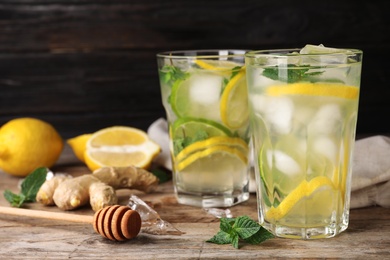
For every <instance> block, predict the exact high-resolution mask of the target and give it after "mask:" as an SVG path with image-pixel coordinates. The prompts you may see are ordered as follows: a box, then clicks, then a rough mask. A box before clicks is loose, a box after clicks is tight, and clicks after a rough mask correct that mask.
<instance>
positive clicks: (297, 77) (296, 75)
mask: <svg viewBox="0 0 390 260" xmlns="http://www.w3.org/2000/svg"><path fill="white" fill-rule="evenodd" d="M310 69H313V67H310V65H299V66H297V65H294V64H287V66H274V67H269V68H265V69H264V71H263V73H262V74H263V76H265V77H267V78H270V79H272V80H279V81H283V82H287V83H294V82H298V81H304V80H306V81H310V78H311V77H313V76H317V75H321V74H322V73H324V72H323V71H313V72H309V70H310Z"/></svg>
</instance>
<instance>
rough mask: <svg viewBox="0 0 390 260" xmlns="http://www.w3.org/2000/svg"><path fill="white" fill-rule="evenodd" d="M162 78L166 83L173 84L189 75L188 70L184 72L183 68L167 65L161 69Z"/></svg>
mask: <svg viewBox="0 0 390 260" xmlns="http://www.w3.org/2000/svg"><path fill="white" fill-rule="evenodd" d="M159 75H160V80H162V81H163V82H164V83H166V84H168V85H169V86H172V85H173V84H174V83H175V82H176V81H177V80H184V79H186V78H187V77H188V76H189V73H188V72H184V71H182V70H181V69H179V68H177V67H175V66H172V65H165V66H164V67H163V68H162V69H161V70H160V71H159Z"/></svg>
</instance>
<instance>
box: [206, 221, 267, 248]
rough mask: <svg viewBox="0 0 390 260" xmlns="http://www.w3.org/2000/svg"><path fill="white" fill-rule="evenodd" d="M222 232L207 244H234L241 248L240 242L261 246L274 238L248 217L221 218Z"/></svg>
mask: <svg viewBox="0 0 390 260" xmlns="http://www.w3.org/2000/svg"><path fill="white" fill-rule="evenodd" d="M219 226H220V231H218V233H217V234H216V235H215V236H213V237H212V238H210V239H209V240H207V241H206V242H209V243H215V244H220V245H223V244H232V246H233V247H234V248H237V249H238V248H239V244H240V242H242V243H249V244H260V243H262V242H264V241H266V240H267V239H270V238H273V237H274V236H273V235H272V234H271V233H270V232H269V231H268V230H266V229H265V228H263V227H262V226H261V225H260V224H259V223H257V222H256V221H254V220H252V219H251V218H249V217H248V216H240V217H237V218H221V220H220V225H219Z"/></svg>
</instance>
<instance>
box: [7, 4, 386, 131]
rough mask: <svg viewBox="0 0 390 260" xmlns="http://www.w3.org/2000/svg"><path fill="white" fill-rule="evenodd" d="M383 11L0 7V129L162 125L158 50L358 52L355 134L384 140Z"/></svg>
mask: <svg viewBox="0 0 390 260" xmlns="http://www.w3.org/2000/svg"><path fill="white" fill-rule="evenodd" d="M388 13H390V2H389V1H377V0H376V1H365V2H362V3H360V2H359V3H356V1H352V0H347V1H336V0H329V1H322V2H315V3H313V2H312V1H307V0H305V1H299V2H297V1H291V0H281V1H277V2H275V1H269V0H267V1H256V0H243V1H232V0H228V1H223V2H220V1H204V0H202V1H193V0H191V1H190V0H173V1H161V0H159V1H156V0H155V1H147V2H145V1H141V0H136V1H124V0H113V1H109V2H107V1H95V0H81V1H76V0H73V1H64V0H54V1H49V0H40V1H34V0H12V1H11V0H3V1H1V2H0V35H1V37H0V90H1V92H0V125H2V124H3V123H5V122H6V121H8V120H9V119H11V118H15V117H20V116H34V117H38V118H42V119H44V120H47V121H49V122H50V123H52V124H53V125H54V126H55V127H57V128H58V130H59V131H60V133H61V135H62V136H64V137H65V138H67V137H71V136H75V135H77V134H81V133H87V132H92V131H96V130H98V129H100V128H102V127H106V126H112V125H130V126H134V127H139V128H142V129H144V130H146V129H147V127H148V126H149V125H150V123H152V122H153V121H154V120H156V119H157V118H159V117H163V116H164V115H165V112H164V109H163V107H162V104H161V98H160V90H159V84H158V78H157V77H158V75H157V66H156V58H155V55H156V53H158V52H159V51H163V50H178V49H213V48H242V49H268V48H285V47H301V46H303V45H304V44H306V43H313V44H320V43H323V44H325V45H328V46H334V47H351V48H358V49H362V50H363V51H364V58H363V74H362V84H361V88H362V89H361V99H360V110H359V122H358V133H359V134H367V133H388V131H389V129H388V127H387V125H385V124H383V123H382V121H383V115H384V114H390V103H389V102H388V97H389V96H390V88H388V83H387V76H388V75H389V74H390V69H389V66H388V65H387V61H388V60H390V54H389V51H388V49H387V48H388V46H389V44H390V35H389V34H388V27H389V26H388V25H389V24H390V17H389V15H388Z"/></svg>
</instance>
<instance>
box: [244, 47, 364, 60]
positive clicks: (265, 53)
mask: <svg viewBox="0 0 390 260" xmlns="http://www.w3.org/2000/svg"><path fill="white" fill-rule="evenodd" d="M300 50H301V48H287V49H267V50H253V51H248V52H247V53H245V57H247V58H257V57H298V56H326V55H341V54H342V55H358V54H363V51H362V50H359V49H353V48H340V49H339V50H340V51H339V52H332V53H307V54H302V53H299V51H300Z"/></svg>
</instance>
